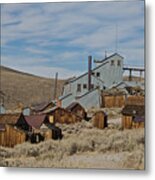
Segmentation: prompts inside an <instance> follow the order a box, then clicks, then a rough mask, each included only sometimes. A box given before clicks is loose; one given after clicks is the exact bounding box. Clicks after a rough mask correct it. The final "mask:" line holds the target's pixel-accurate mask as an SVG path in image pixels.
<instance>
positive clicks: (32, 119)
mask: <svg viewBox="0 0 155 180" xmlns="http://www.w3.org/2000/svg"><path fill="white" fill-rule="evenodd" d="M46 117H47V116H46V115H31V116H25V120H26V122H27V123H28V124H29V126H31V127H32V128H35V129H40V127H41V125H42V124H43V123H44V121H45V120H46Z"/></svg>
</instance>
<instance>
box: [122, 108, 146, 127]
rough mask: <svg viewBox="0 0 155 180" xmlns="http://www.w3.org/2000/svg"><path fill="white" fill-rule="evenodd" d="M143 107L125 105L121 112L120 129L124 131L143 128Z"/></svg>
mask: <svg viewBox="0 0 155 180" xmlns="http://www.w3.org/2000/svg"><path fill="white" fill-rule="evenodd" d="M144 124H145V106H144V105H126V106H125V107H124V108H123V110H122V127H123V128H125V129H131V128H144Z"/></svg>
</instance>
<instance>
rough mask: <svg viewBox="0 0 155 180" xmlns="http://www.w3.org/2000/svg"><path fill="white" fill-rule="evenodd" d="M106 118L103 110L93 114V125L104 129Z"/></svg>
mask: <svg viewBox="0 0 155 180" xmlns="http://www.w3.org/2000/svg"><path fill="white" fill-rule="evenodd" d="M106 120H107V119H106V118H105V116H104V114H103V112H97V113H95V115H94V116H93V126H94V127H97V128H99V129H104V128H105V124H106V123H105V121H106Z"/></svg>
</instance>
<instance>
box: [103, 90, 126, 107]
mask: <svg viewBox="0 0 155 180" xmlns="http://www.w3.org/2000/svg"><path fill="white" fill-rule="evenodd" d="M126 99H127V94H126V92H125V91H123V90H119V89H117V88H111V89H109V90H107V91H103V93H102V105H103V107H105V108H113V107H120V108H121V107H123V106H124V105H125V102H126Z"/></svg>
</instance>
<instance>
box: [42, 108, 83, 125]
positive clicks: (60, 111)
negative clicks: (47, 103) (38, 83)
mask: <svg viewBox="0 0 155 180" xmlns="http://www.w3.org/2000/svg"><path fill="white" fill-rule="evenodd" d="M44 113H46V114H47V115H48V116H49V122H50V123H52V124H55V123H66V124H70V123H76V122H80V121H81V120H82V118H81V117H79V116H77V115H76V114H74V113H72V112H70V111H67V110H66V109H64V108H61V107H54V108H52V109H50V110H48V111H46V112H44Z"/></svg>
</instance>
